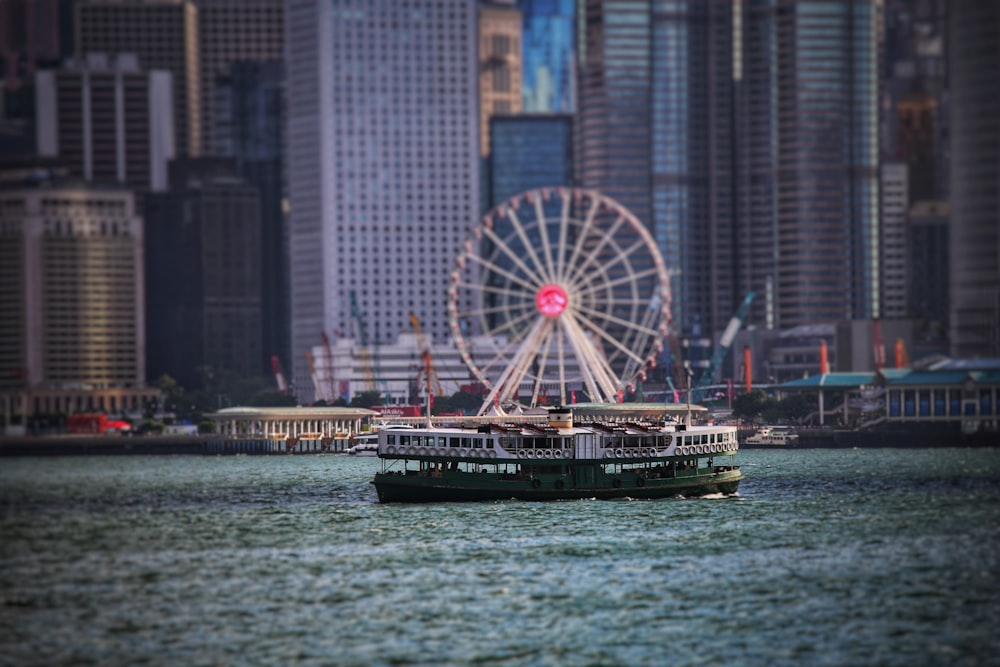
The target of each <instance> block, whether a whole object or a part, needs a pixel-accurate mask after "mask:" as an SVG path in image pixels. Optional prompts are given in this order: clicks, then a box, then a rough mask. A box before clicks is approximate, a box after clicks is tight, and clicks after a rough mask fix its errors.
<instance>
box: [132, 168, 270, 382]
mask: <svg viewBox="0 0 1000 667" xmlns="http://www.w3.org/2000/svg"><path fill="white" fill-rule="evenodd" d="M259 215H260V207H259V203H258V200H257V191H256V190H255V189H254V188H253V187H252V186H250V185H248V184H247V183H246V182H244V181H243V180H242V179H240V178H238V177H237V175H236V169H235V165H234V164H233V161H232V160H230V159H223V158H199V159H195V158H187V159H179V160H174V161H173V162H171V165H170V190H169V192H164V193H157V194H153V195H150V196H149V198H148V200H147V207H146V220H147V223H148V224H147V229H148V233H147V237H146V258H147V267H148V271H147V289H146V294H147V298H146V302H147V304H148V306H149V308H148V311H147V312H148V319H147V322H148V331H149V345H148V347H147V359H148V368H149V374H150V378H153V379H155V378H157V377H159V376H160V375H162V374H164V373H166V374H169V375H171V376H172V377H174V378H175V379H176V380H177V381H178V382H179V383H180V384H181V385H182V386H186V387H192V386H199V385H200V384H201V382H202V378H201V377H199V375H198V368H199V367H201V366H207V367H211V368H212V369H214V370H225V371H229V372H231V373H233V374H234V375H236V376H237V377H240V378H252V377H261V376H262V375H263V372H262V370H263V369H262V368H261V360H262V352H261V329H262V328H261V321H260V319H261V307H260V306H261V289H260V281H261V271H260V263H261V251H260V243H261V241H260V238H261V237H260V222H259Z"/></svg>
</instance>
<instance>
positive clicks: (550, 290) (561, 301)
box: [535, 283, 569, 317]
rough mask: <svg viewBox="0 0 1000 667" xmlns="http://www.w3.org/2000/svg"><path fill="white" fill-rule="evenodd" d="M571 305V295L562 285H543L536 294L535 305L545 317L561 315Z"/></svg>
mask: <svg viewBox="0 0 1000 667" xmlns="http://www.w3.org/2000/svg"><path fill="white" fill-rule="evenodd" d="M568 305H569V296H567V294H566V290H565V289H563V288H562V286H561V285H556V284H555V283H548V284H546V285H542V286H541V287H540V288H539V289H538V293H537V294H535V307H536V308H538V312H540V313H541V314H542V315H544V316H545V317H559V316H560V315H562V314H563V311H565V310H566V306H568Z"/></svg>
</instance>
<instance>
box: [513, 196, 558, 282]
mask: <svg viewBox="0 0 1000 667" xmlns="http://www.w3.org/2000/svg"><path fill="white" fill-rule="evenodd" d="M507 218H508V219H509V220H510V222H511V224H512V225H513V227H514V233H515V234H517V238H518V239H519V240H520V241H521V245H522V246H523V247H524V251H525V252H526V253H527V255H528V257H529V258H530V259H531V263H532V264H534V265H535V269H534V271H530V270H527V269H526V272H527V273H529V274H530V275H535V276H538V277H540V278H541V279H542V280H543V281H544V282H551V280H552V277H551V276H550V275H548V273H547V271H546V267H545V264H544V263H543V262H542V260H541V259H539V257H538V254H537V253H536V252H535V244H534V243H532V242H531V239H529V238H528V235H527V234H526V233H525V231H524V225H522V224H521V218H519V217H518V215H517V211H515V210H514V209H513V207H512V208H509V209H507ZM544 223H545V219H544V218H543V219H541V220H539V221H538V224H539V226H544Z"/></svg>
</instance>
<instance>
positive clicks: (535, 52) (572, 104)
mask: <svg viewBox="0 0 1000 667" xmlns="http://www.w3.org/2000/svg"><path fill="white" fill-rule="evenodd" d="M575 4H576V2H575V0H520V2H518V7H519V8H520V10H521V19H522V33H521V34H522V67H523V74H522V77H523V78H522V87H523V89H524V110H525V111H527V112H528V113H572V112H573V111H574V110H575V109H576V85H575V82H574V77H575V75H576V68H575V67H574V66H573V52H574V43H575V39H574V35H575V34H576V25H575V21H576V7H575Z"/></svg>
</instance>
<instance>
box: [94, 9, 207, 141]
mask: <svg viewBox="0 0 1000 667" xmlns="http://www.w3.org/2000/svg"><path fill="white" fill-rule="evenodd" d="M197 18H198V9H197V5H196V4H195V3H194V2H192V1H191V0H81V1H80V2H79V3H77V5H76V53H77V55H78V56H81V57H82V56H86V54H88V53H107V54H112V55H113V54H117V53H134V54H136V56H137V57H138V58H139V62H140V63H141V64H142V66H143V67H144V68H146V69H157V70H167V71H169V72H170V73H171V74H172V75H173V84H174V122H175V124H176V133H177V134H176V137H177V154H178V155H192V156H196V155H199V154H200V152H201V135H202V132H201V115H200V114H201V81H200V78H199V63H200V62H201V58H200V56H199V50H198V49H199V42H198V23H197Z"/></svg>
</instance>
